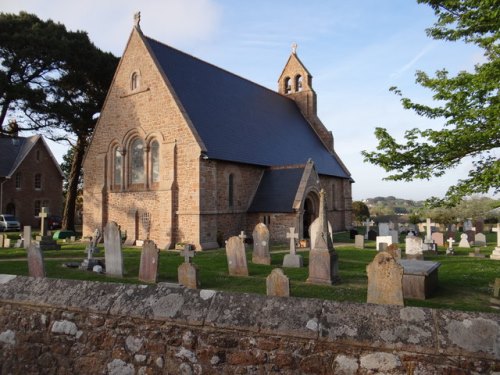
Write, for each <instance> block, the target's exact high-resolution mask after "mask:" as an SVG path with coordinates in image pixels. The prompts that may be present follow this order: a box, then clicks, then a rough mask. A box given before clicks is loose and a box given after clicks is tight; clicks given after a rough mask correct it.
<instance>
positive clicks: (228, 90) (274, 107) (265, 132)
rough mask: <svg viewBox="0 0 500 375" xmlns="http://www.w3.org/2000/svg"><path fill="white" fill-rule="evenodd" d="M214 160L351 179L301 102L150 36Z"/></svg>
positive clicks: (170, 79)
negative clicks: (308, 168) (303, 167)
mask: <svg viewBox="0 0 500 375" xmlns="http://www.w3.org/2000/svg"><path fill="white" fill-rule="evenodd" d="M144 40H145V41H146V43H147V44H148V45H149V48H150V50H151V51H152V53H153V55H154V56H155V58H156V60H157V61H158V64H159V65H160V67H161V69H162V70H163V72H164V74H165V76H166V77H167V79H168V80H169V82H170V83H171V85H172V87H173V89H174V91H175V93H176V95H177V97H178V98H179V100H180V102H181V103H182V105H183V107H184V108H185V110H186V112H187V115H188V116H189V118H190V120H191V122H192V123H193V125H194V127H195V129H196V131H197V132H198V134H199V136H200V138H201V140H202V141H203V143H204V144H205V146H206V148H207V152H206V154H207V156H208V157H209V158H211V159H217V160H225V161H232V162H239V163H245V164H253V165H261V166H269V167H270V166H282V165H291V164H304V163H306V162H307V160H308V159H310V158H311V159H312V160H313V161H314V164H315V166H316V169H317V171H318V173H319V174H324V175H330V176H337V177H342V178H350V176H349V175H348V173H347V172H346V171H345V170H344V169H343V168H342V166H341V165H340V163H339V162H338V161H337V160H336V158H335V157H334V156H333V155H332V154H331V153H330V152H329V151H328V150H327V149H326V147H325V146H324V145H323V144H322V142H321V141H320V139H319V137H318V136H317V135H316V133H315V132H314V130H313V129H312V127H311V125H310V124H309V123H308V122H307V121H306V119H305V118H304V116H303V115H302V113H301V112H300V110H299V108H298V107H297V105H296V104H295V102H294V101H293V100H292V99H290V98H287V97H285V96H283V95H281V94H279V93H277V92H275V91H272V90H269V89H267V88H265V87H263V86H260V85H258V84H256V83H253V82H251V81H249V80H246V79H244V78H241V77H239V76H237V75H235V74H233V73H230V72H228V71H226V70H223V69H221V68H218V67H216V66H214V65H212V64H209V63H207V62H204V61H202V60H199V59H197V58H195V57H193V56H191V55H188V54H186V53H183V52H181V51H179V50H176V49H174V48H172V47H169V46H167V45H165V44H162V43H160V42H158V41H156V40H154V39H151V38H148V37H144Z"/></svg>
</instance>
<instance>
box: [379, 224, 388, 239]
mask: <svg viewBox="0 0 500 375" xmlns="http://www.w3.org/2000/svg"><path fill="white" fill-rule="evenodd" d="M378 235H379V236H388V235H389V223H378Z"/></svg>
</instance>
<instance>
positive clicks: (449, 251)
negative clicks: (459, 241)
mask: <svg viewBox="0 0 500 375" xmlns="http://www.w3.org/2000/svg"><path fill="white" fill-rule="evenodd" d="M446 242H448V248H447V249H446V255H455V251H454V250H453V243H454V242H455V240H454V239H453V238H452V237H450V238H448V240H447V241H446Z"/></svg>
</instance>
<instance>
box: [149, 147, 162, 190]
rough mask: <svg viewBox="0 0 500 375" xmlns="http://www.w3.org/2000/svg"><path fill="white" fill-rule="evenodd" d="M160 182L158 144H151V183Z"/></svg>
mask: <svg viewBox="0 0 500 375" xmlns="http://www.w3.org/2000/svg"><path fill="white" fill-rule="evenodd" d="M159 181H160V144H159V143H158V141H153V142H151V182H159Z"/></svg>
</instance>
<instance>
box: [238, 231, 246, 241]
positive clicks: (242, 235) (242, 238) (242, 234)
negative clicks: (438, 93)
mask: <svg viewBox="0 0 500 375" xmlns="http://www.w3.org/2000/svg"><path fill="white" fill-rule="evenodd" d="M238 238H239V239H240V240H241V241H242V242H243V243H245V240H246V239H247V235H246V234H245V231H244V230H242V231H241V232H240V234H239V235H238Z"/></svg>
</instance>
